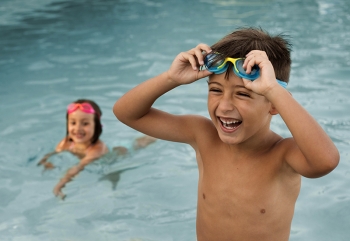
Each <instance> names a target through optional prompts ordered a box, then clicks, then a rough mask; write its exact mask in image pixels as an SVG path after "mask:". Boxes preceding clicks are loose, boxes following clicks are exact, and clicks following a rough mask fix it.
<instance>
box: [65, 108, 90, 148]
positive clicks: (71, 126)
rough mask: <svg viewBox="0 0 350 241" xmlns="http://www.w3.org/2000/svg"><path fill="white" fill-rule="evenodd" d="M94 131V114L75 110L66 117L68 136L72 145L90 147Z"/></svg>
mask: <svg viewBox="0 0 350 241" xmlns="http://www.w3.org/2000/svg"><path fill="white" fill-rule="evenodd" d="M94 130H95V121H94V114H89V113H85V112H83V111H81V110H80V109H77V110H76V111H74V112H73V113H71V114H69V115H68V136H69V138H71V139H72V140H73V142H74V143H76V144H83V145H90V144H91V139H92V137H93V135H94Z"/></svg>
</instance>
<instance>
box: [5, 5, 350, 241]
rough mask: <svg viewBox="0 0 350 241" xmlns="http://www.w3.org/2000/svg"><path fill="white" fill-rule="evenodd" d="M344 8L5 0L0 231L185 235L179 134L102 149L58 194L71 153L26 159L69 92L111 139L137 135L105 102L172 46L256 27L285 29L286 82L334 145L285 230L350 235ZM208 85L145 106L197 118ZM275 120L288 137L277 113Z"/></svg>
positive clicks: (57, 118) (57, 126)
mask: <svg viewBox="0 0 350 241" xmlns="http://www.w3.org/2000/svg"><path fill="white" fill-rule="evenodd" d="M349 12H350V2H349V1H347V0H334V1H331V2H330V1H325V0H308V1H302V0H294V1H283V0H262V1H254V2H252V1H243V0H235V1H232V0H221V1H220V0H192V1H185V0H167V1H161V0H119V1H117V0H94V1H90V0H75V1H73V0H72V1H68V0H66V1H63V0H61V1H56V0H27V1H20V0H2V1H1V3H0V36H1V38H0V102H1V105H0V112H1V113H2V115H1V116H0V150H1V151H0V197H1V198H0V237H1V238H0V239H1V240H2V241H3V240H16V241H17V240H26V241H31V240H91V241H97V240H118V241H119V240H120V241H136V240H137V241H141V240H142V241H150V240H152V241H168V240H169V241H172V240H182V241H187V240H195V239H196V234H195V218H196V197H197V196H196V191H197V182H198V170H197V165H196V161H195V154H194V152H193V150H192V149H191V148H190V147H189V146H187V145H184V144H179V143H171V142H166V141H161V140H158V141H157V142H156V143H154V144H152V145H150V146H149V147H147V148H146V149H143V150H139V151H135V152H131V153H130V154H129V155H128V156H126V157H123V158H121V157H116V156H114V155H112V154H110V155H108V156H106V157H105V158H103V159H101V160H99V161H97V162H95V163H93V164H91V165H90V166H88V167H87V168H86V170H84V171H83V172H82V173H80V174H79V176H77V177H76V178H75V179H74V181H72V182H70V183H69V184H68V185H67V186H66V187H65V188H64V189H63V191H64V192H65V193H66V194H67V198H66V199H65V200H64V201H62V200H60V199H58V198H55V197H54V195H53V193H52V189H53V187H54V185H55V184H56V183H57V182H58V180H59V179H60V178H61V177H62V175H63V174H64V173H65V171H66V170H67V169H68V168H69V167H70V166H72V165H74V164H75V163H76V162H77V159H76V157H74V156H73V155H71V154H69V153H62V154H59V155H57V156H54V157H52V159H51V160H52V162H54V163H55V164H56V165H57V168H56V169H54V170H52V171H45V172H43V170H42V168H41V167H38V166H37V165H36V164H37V162H38V161H39V160H40V159H41V158H42V157H43V156H44V155H45V154H46V153H48V152H50V151H52V150H53V149H54V147H55V145H56V144H57V143H58V141H59V140H61V139H62V138H63V136H64V135H65V107H66V106H67V105H68V104H69V103H70V102H72V101H74V100H76V99H78V98H89V99H93V100H95V101H96V102H97V103H98V104H99V105H100V107H101V108H102V111H103V115H102V122H103V134H102V136H101V139H102V140H103V141H104V142H105V143H107V144H108V146H109V147H113V146H117V145H120V144H123V143H125V142H132V141H133V139H135V138H137V137H139V136H141V134H140V133H138V132H136V131H135V130H132V129H130V128H129V127H127V126H125V125H123V124H122V123H120V122H119V121H118V120H117V119H116V118H115V117H114V115H113V113H112V106H113V104H114V102H115V101H116V100H117V99H118V98H119V97H120V96H121V95H122V94H123V93H125V92H126V91H128V90H129V89H130V88H132V87H133V86H135V85H137V84H138V83H140V82H142V81H144V80H146V79H148V78H150V77H152V76H154V75H157V74H159V73H161V72H162V71H164V70H166V69H167V68H168V67H169V65H170V64H171V62H172V60H173V58H174V57H175V56H176V55H177V54H178V53H179V52H181V51H186V50H188V49H190V48H193V47H194V46H195V45H197V44H198V43H200V42H204V43H207V44H209V45H210V44H213V43H214V42H216V41H217V40H218V39H220V38H221V37H222V36H224V35H225V34H227V33H229V32H230V31H232V30H234V29H235V28H236V27H240V26H261V27H262V28H264V29H266V30H268V31H269V32H271V33H280V32H283V33H286V34H288V35H290V36H291V41H292V43H293V45H294V47H293V53H292V60H293V65H292V73H291V80H290V84H289V86H288V90H289V91H290V92H291V93H292V94H293V96H294V97H295V99H297V100H298V102H299V103H301V104H302V105H303V106H304V107H305V108H306V109H307V110H308V111H309V112H310V113H311V114H312V115H313V116H314V117H315V118H316V120H317V121H318V122H319V123H320V124H321V125H322V127H323V128H324V129H325V130H326V132H327V133H328V134H329V135H330V137H331V138H332V139H333V141H334V142H335V144H336V146H337V147H338V149H339V151H340V155H341V162H340V164H339V166H338V167H337V168H336V169H335V170H334V171H333V172H332V173H330V174H329V175H327V176H325V177H322V178H319V179H306V178H303V180H302V189H301V193H300V196H299V199H298V201H297V204H296V209H295V216H294V220H293V224H292V231H291V236H290V240H291V241H304V240H308V241H330V240H332V241H333V240H337V241H346V240H350V231H349V224H350V157H349V149H350V118H349V117H350V115H349V110H350V101H349V91H350V81H349V76H350V42H349V39H350V15H349ZM206 96H207V85H206V82H205V80H200V81H198V82H196V83H193V84H191V85H188V86H182V87H179V88H177V89H175V90H173V91H171V92H169V93H167V94H166V95H165V96H162V97H161V98H160V99H159V100H158V101H157V102H156V103H155V105H156V107H158V108H161V109H163V110H166V111H169V112H171V113H174V114H188V113H194V114H199V115H203V116H207V117H208V113H207V107H206ZM135 104H137V103H135ZM272 129H273V130H274V131H276V132H278V133H279V134H281V135H282V136H285V137H287V136H290V133H289V131H288V129H287V128H286V126H285V125H284V123H283V121H282V120H281V119H280V117H274V119H273V121H272Z"/></svg>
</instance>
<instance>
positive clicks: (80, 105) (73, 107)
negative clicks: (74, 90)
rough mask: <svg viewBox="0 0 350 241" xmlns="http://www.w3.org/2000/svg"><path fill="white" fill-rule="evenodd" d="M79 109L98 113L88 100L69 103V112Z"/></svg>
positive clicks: (89, 112)
mask: <svg viewBox="0 0 350 241" xmlns="http://www.w3.org/2000/svg"><path fill="white" fill-rule="evenodd" d="M77 109H80V110H81V111H83V112H85V113H88V114H95V113H96V111H95V110H94V108H93V107H92V106H91V105H90V104H89V103H86V102H84V103H72V104H69V105H68V107H67V113H68V114H71V113H73V112H74V111H76V110H77Z"/></svg>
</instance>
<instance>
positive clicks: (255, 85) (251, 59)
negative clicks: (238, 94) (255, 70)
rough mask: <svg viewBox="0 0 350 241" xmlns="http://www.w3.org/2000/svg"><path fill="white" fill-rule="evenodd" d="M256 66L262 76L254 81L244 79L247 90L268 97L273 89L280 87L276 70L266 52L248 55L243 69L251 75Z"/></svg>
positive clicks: (254, 51)
mask: <svg viewBox="0 0 350 241" xmlns="http://www.w3.org/2000/svg"><path fill="white" fill-rule="evenodd" d="M254 65H258V66H259V68H260V76H259V78H257V79H256V80H254V81H250V80H247V79H243V82H244V85H245V87H246V88H247V89H250V90H252V91H254V92H255V93H257V94H259V95H264V96H265V95H266V94H267V93H268V92H269V91H270V90H271V89H272V88H274V87H276V86H279V84H278V82H277V81H276V75H275V70H274V68H273V66H272V64H271V62H270V60H269V58H268V57H267V54H266V53H265V52H264V51H260V50H253V51H250V52H249V53H248V54H247V55H246V59H245V61H244V64H243V68H244V69H245V70H246V72H247V73H248V74H249V73H250V72H251V70H252V67H253V66H254Z"/></svg>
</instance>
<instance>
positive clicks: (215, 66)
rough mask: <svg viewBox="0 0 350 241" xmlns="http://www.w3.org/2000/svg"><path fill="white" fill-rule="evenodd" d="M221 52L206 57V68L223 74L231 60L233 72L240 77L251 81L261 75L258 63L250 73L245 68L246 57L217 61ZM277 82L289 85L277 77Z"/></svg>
mask: <svg viewBox="0 0 350 241" xmlns="http://www.w3.org/2000/svg"><path fill="white" fill-rule="evenodd" d="M219 55H220V54H219V53H209V54H208V55H207V56H205V58H204V65H205V68H206V69H207V70H208V71H210V72H212V73H214V74H222V73H224V72H226V71H227V68H228V66H229V64H228V62H231V63H232V64H233V73H235V75H237V76H238V77H241V78H244V79H248V80H251V81H254V80H256V79H257V78H258V77H259V75H260V68H259V66H257V65H254V66H253V68H252V70H251V72H250V73H249V74H248V73H247V72H246V71H245V69H244V68H243V63H244V58H230V57H227V58H225V59H224V60H219V61H217V62H215V61H216V60H217V59H218V56H219ZM276 80H277V82H278V83H279V84H280V85H281V86H282V87H283V88H286V87H287V83H286V82H284V81H281V80H279V79H276Z"/></svg>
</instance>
